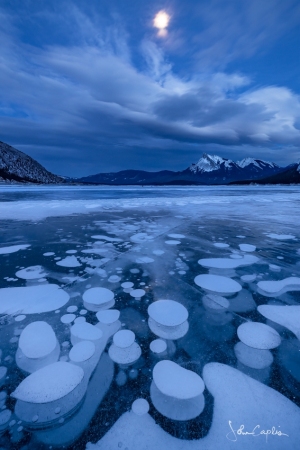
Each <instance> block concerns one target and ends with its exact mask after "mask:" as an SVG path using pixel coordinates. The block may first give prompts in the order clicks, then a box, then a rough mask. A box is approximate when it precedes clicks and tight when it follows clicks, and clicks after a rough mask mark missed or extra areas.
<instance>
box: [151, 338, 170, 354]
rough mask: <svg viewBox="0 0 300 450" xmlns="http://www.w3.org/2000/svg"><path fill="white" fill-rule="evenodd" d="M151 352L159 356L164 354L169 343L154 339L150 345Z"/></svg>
mask: <svg viewBox="0 0 300 450" xmlns="http://www.w3.org/2000/svg"><path fill="white" fill-rule="evenodd" d="M150 350H151V351H152V352H153V353H157V354H159V353H164V352H165V351H166V350H167V343H166V341H164V340H163V339H154V341H152V342H151V343H150Z"/></svg>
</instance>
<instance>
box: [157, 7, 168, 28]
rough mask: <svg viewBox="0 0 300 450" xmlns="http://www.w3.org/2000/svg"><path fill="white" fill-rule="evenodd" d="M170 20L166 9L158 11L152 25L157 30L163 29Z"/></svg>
mask: <svg viewBox="0 0 300 450" xmlns="http://www.w3.org/2000/svg"><path fill="white" fill-rule="evenodd" d="M169 22H170V16H169V14H167V13H166V11H163V10H162V11H159V12H158V13H157V14H156V16H155V17H154V19H153V26H154V27H155V28H158V29H159V30H165V29H166V28H167V26H168V25H169Z"/></svg>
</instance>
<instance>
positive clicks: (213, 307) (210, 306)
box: [202, 294, 230, 312]
mask: <svg viewBox="0 0 300 450" xmlns="http://www.w3.org/2000/svg"><path fill="white" fill-rule="evenodd" d="M202 303H203V306H204V307H205V309H207V310H208V311H211V312H224V311H226V309H228V308H229V305H230V303H229V301H228V300H227V299H226V298H224V297H221V296H220V295H216V294H207V295H204V296H203V297H202Z"/></svg>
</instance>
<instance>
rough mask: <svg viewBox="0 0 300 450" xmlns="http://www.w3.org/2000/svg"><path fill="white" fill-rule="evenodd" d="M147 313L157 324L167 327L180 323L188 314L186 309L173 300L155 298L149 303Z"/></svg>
mask: <svg viewBox="0 0 300 450" xmlns="http://www.w3.org/2000/svg"><path fill="white" fill-rule="evenodd" d="M148 314H149V316H150V317H151V319H153V320H154V321H155V322H157V323H158V324H161V325H165V326H168V327H174V326H177V325H181V324H182V323H183V322H185V321H186V320H187V319H188V316H189V313H188V311H187V309H186V308H185V307H184V306H183V305H182V304H181V303H178V302H175V301H174V300H157V301H155V302H153V303H151V305H150V306H149V307H148Z"/></svg>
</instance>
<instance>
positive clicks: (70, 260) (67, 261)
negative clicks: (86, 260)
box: [56, 256, 82, 267]
mask: <svg viewBox="0 0 300 450" xmlns="http://www.w3.org/2000/svg"><path fill="white" fill-rule="evenodd" d="M56 264H57V265H58V266H62V267H80V266H81V265H82V264H81V263H80V262H79V261H78V259H77V258H76V256H67V257H66V258H64V259H61V260H60V261H58V262H57V263H56Z"/></svg>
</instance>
